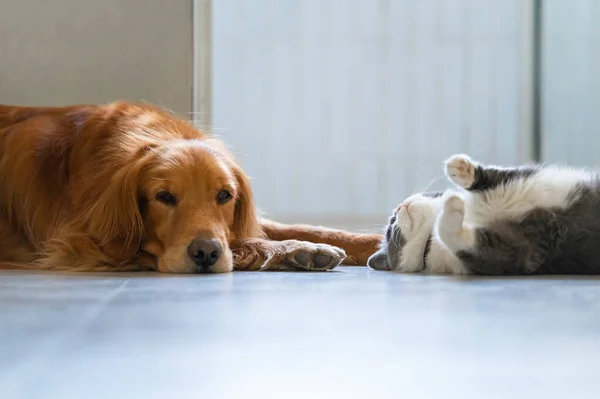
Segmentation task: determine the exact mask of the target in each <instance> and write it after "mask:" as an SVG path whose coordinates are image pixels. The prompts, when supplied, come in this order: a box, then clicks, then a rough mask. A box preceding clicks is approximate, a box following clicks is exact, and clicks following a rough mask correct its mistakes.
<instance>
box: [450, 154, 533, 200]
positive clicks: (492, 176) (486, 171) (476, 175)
mask: <svg viewBox="0 0 600 399" xmlns="http://www.w3.org/2000/svg"><path fill="white" fill-rule="evenodd" d="M538 170H539V167H538V166H536V165H525V166H519V167H516V168H503V167H499V166H487V165H481V164H480V163H478V162H476V161H474V160H473V159H471V158H470V157H469V156H468V155H464V154H456V155H452V156H451V157H450V158H448V160H446V162H445V172H446V176H447V177H448V179H450V180H451V181H452V182H454V183H455V184H457V185H458V186H459V187H462V188H464V189H465V190H469V191H475V192H477V191H485V190H491V189H494V188H496V187H498V186H501V185H504V184H506V183H509V182H511V181H514V180H517V179H524V178H527V177H529V176H531V175H533V174H534V173H536V172H537V171H538Z"/></svg>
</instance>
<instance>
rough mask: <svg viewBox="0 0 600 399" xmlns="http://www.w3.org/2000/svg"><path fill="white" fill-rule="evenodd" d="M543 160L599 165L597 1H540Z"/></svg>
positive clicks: (599, 12)
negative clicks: (542, 5)
mask: <svg viewBox="0 0 600 399" xmlns="http://www.w3.org/2000/svg"><path fill="white" fill-rule="evenodd" d="M543 10H544V13H543V21H544V30H543V33H544V35H543V63H542V71H543V75H542V84H543V86H542V88H543V91H542V95H543V97H542V129H543V130H542V132H543V136H542V139H543V146H542V150H543V151H542V154H543V159H544V160H545V161H548V162H561V163H569V164H574V165H581V166H594V167H597V166H600V157H599V156H598V154H600V112H599V111H598V110H599V109H600V108H599V104H600V73H599V72H598V71H600V25H599V24H598V21H599V20H600V2H598V1H596V0H548V1H545V2H544V8H543Z"/></svg>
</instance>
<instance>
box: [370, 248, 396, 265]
mask: <svg viewBox="0 0 600 399" xmlns="http://www.w3.org/2000/svg"><path fill="white" fill-rule="evenodd" d="M367 266H369V267H370V268H371V269H375V270H391V269H390V264H389V263H388V257H387V253H386V252H385V249H380V250H379V251H377V252H375V253H374V254H373V255H371V257H370V258H369V260H368V261H367Z"/></svg>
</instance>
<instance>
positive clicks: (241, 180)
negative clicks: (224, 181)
mask: <svg viewBox="0 0 600 399" xmlns="http://www.w3.org/2000/svg"><path fill="white" fill-rule="evenodd" d="M233 173H234V175H235V179H236V181H237V186H238V189H237V196H236V198H235V214H234V219H233V233H234V234H235V238H237V239H241V238H260V237H262V236H263V231H262V228H261V227H260V224H259V221H258V217H257V212H256V205H255V203H254V197H253V195H252V189H251V188H250V181H249V179H248V176H246V174H245V173H244V171H243V170H242V169H241V168H240V167H239V166H237V165H234V166H233Z"/></svg>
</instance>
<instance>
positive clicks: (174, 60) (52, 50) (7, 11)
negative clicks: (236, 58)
mask: <svg viewBox="0 0 600 399" xmlns="http://www.w3.org/2000/svg"><path fill="white" fill-rule="evenodd" d="M1 9H2V10H1V11H0V103H10V104H27V105H58V104H70V103H103V102H108V101H113V100H117V99H127V100H134V101H140V100H143V101H148V102H152V103H155V104H158V105H161V106H164V107H166V108H169V109H172V110H175V111H177V112H179V113H182V114H183V113H187V112H190V111H191V110H192V54H193V52H192V0H101V1H82V0H54V1H48V0H5V1H3V2H2V6H1Z"/></svg>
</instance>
